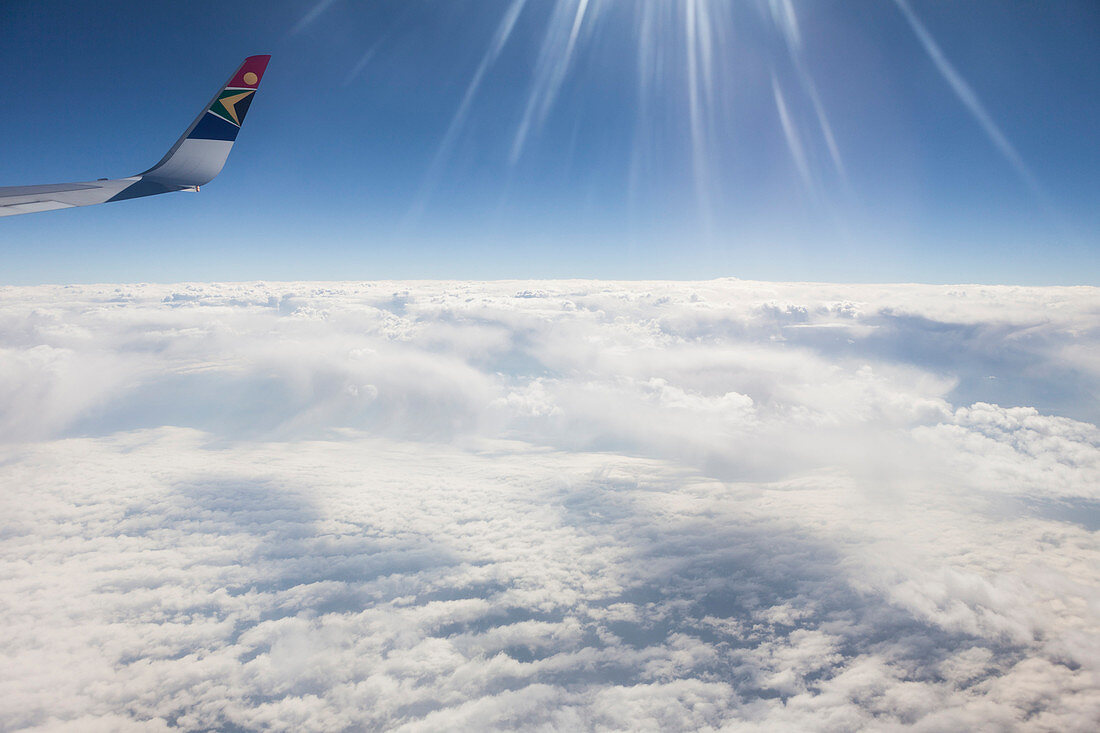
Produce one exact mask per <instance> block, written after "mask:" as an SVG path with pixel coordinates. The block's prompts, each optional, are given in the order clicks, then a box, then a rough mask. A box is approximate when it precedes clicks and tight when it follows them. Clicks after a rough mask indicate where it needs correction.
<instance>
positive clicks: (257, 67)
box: [228, 53, 271, 89]
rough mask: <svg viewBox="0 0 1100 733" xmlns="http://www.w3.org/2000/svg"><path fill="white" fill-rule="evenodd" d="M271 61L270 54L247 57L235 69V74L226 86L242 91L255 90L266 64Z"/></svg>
mask: <svg viewBox="0 0 1100 733" xmlns="http://www.w3.org/2000/svg"><path fill="white" fill-rule="evenodd" d="M269 61H271V54H267V53H265V54H258V55H256V56H249V57H247V58H246V59H245V60H244V63H242V64H241V66H240V68H239V69H237V73H236V74H234V75H233V78H232V79H230V80H229V84H228V86H231V87H236V88H244V89H255V88H256V87H258V86H260V80H261V79H263V77H264V71H266V70H267V63H268V62H269Z"/></svg>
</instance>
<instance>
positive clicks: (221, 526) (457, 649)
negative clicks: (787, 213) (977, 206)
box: [0, 280, 1100, 731]
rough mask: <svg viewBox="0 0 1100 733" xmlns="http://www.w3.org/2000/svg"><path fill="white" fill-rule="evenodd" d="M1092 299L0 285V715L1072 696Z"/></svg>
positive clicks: (393, 719)
mask: <svg viewBox="0 0 1100 733" xmlns="http://www.w3.org/2000/svg"><path fill="white" fill-rule="evenodd" d="M1098 303H1100V294H1098V293H1097V291H1096V290H1095V289H1090V288H996V287H986V286H965V287H962V286H956V287H933V286H916V285H907V286H868V285H858V286H856V285H851V286H832V285H806V284H770V283H751V282H741V281H734V280H729V281H714V282H705V283H661V282H654V283H600V282H588V281H586V282H561V281H558V282H537V283H526V282H518V283H507V282H504V283H466V282H432V283H428V282H419V283H367V284H328V283H326V284H311V283H290V284H265V283H255V284H229V285H214V284H195V285H177V286H166V285H165V286H162V285H156V286H154V285H141V286H129V285H127V286H74V287H53V286H50V287H40V288H0V484H2V486H3V492H2V494H0V512H2V515H3V516H4V518H5V519H4V521H3V523H2V524H0V623H2V624H3V627H4V628H5V629H6V631H7V632H8V633H6V634H5V635H4V638H3V639H2V640H0V728H2V729H5V730H22V729H31V730H33V729H42V730H74V731H75V730H80V731H88V730H161V729H167V728H171V727H181V728H184V729H210V728H220V729H237V730H259V729H274V730H318V731H320V730H341V729H349V730H350V729H381V728H390V729H399V730H409V731H412V730H425V731H427V730H440V729H455V730H458V729H462V730H469V729H473V728H479V729H493V728H497V729H507V728H524V729H544V730H578V729H581V730H583V729H607V730H623V729H631V730H698V729H703V730H706V729H726V730H745V731H749V730H761V731H763V730H775V729H778V728H788V729H805V730H851V729H857V728H860V727H868V728H874V729H910V728H911V729H914V730H953V729H965V728H971V729H973V728H983V727H984V728H986V729H991V730H1011V729H1024V728H1027V729H1029V730H1081V731H1085V730H1091V729H1092V727H1093V725H1094V723H1095V720H1097V719H1098V717H1100V680H1098V677H1097V672H1098V669H1097V668H1098V666H1100V665H1098V661H1097V660H1100V590H1098V589H1100V542H1098V534H1097V532H1098V530H1100V430H1098V429H1097V427H1096V423H1097V422H1098V421H1100V399H1098V393H1097V388H1096V385H1097V384H1100V358H1097V356H1096V354H1097V353H1100V350H1098V341H1100V319H1098V315H1100V314H1098V311H1100V306H1098V305H1097V304H1098Z"/></svg>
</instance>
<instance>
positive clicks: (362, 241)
mask: <svg viewBox="0 0 1100 733" xmlns="http://www.w3.org/2000/svg"><path fill="white" fill-rule="evenodd" d="M0 29H2V30H0V38H2V39H3V43H0V63H2V64H3V67H4V68H5V69H7V70H8V72H9V73H6V74H4V75H3V78H2V79H0V91H2V94H3V98H4V99H7V100H18V104H14V105H12V106H11V107H9V109H10V110H11V111H12V112H13V113H12V114H8V115H4V116H3V117H2V118H0V139H2V140H4V148H3V150H4V152H3V156H2V157H0V161H2V162H0V186H2V185H27V184H38V183H53V182H63V181H78V180H89V179H94V178H97V177H101V176H107V177H119V176H124V175H131V174H133V173H136V172H138V171H141V170H144V169H145V168H147V167H148V166H149V165H151V164H152V163H153V162H155V161H156V160H157V159H159V158H160V156H161V155H162V154H163V153H164V151H165V150H167V148H168V147H169V146H170V145H171V144H172V142H173V141H174V140H175V139H176V137H177V136H178V135H179V134H180V133H181V132H182V131H183V130H184V128H185V127H186V126H187V124H188V123H189V122H190V120H191V119H192V118H193V117H194V115H195V114H196V113H197V111H198V110H199V108H200V106H201V105H202V104H203V103H204V102H205V101H206V100H207V99H208V98H209V96H210V94H211V93H212V92H213V91H214V90H215V89H216V88H217V86H218V85H219V84H221V83H222V82H223V81H224V80H225V79H226V78H227V77H228V75H229V74H230V73H231V71H232V70H233V69H234V68H235V66H236V65H237V64H238V63H239V62H240V60H241V59H242V58H243V57H244V56H246V55H249V54H256V53H271V54H272V55H273V59H272V62H271V66H270V68H269V71H268V74H267V76H266V77H265V79H264V82H263V86H262V88H261V90H260V93H259V95H258V96H257V99H256V103H255V104H254V105H253V106H252V109H251V111H250V115H249V119H248V121H247V124H246V125H245V129H244V130H243V131H242V133H241V136H240V138H239V139H238V142H237V145H236V147H235V149H234V152H233V154H232V155H231V157H230V160H229V162H228V165H227V166H226V169H225V170H224V171H223V173H222V174H221V176H220V177H219V178H218V179H216V180H215V181H214V182H212V183H211V184H210V185H209V186H208V187H204V190H203V191H202V193H201V194H199V195H197V196H195V195H190V194H178V195H171V196H160V197H154V198H151V199H146V200H141V201H132V202H126V203H123V204H113V205H111V206H98V207H90V208H85V209H79V210H71V211H61V212H52V213H48V214H36V215H30V216H19V217H10V218H7V219H6V220H5V221H3V222H0V252H2V255H0V256H2V261H3V267H2V268H0V283H6V284H29V283H38V282H95V281H98V282H120V281H161V282H164V281H184V280H254V279H269V280H275V279H299V278H303V277H305V278H311V279H375V278H392V277H401V278H476V279H490V278H501V277H522V278H538V277H604V278H608V277H610V278H659V277H666V278H710V277H717V276H735V277H742V278H758V279H772V280H831V281H930V282H987V283H989V282H1002V283H1022V284H1054V283H1060V284H1096V283H1098V282H1100V266H1098V264H1097V263H1098V262H1100V257H1098V256H1097V255H1098V254H1100V252H1098V249H1100V244H1098V237H1097V235H1098V233H1100V207H1098V206H1097V205H1096V203H1097V201H1098V199H1100V176H1097V175H1096V171H1097V170H1100V145H1098V144H1097V141H1096V140H1097V138H1096V135H1095V125H1096V120H1097V119H1098V117H1100V94H1098V93H1097V92H1098V90H1100V48H1098V47H1097V45H1096V44H1095V39H1096V37H1097V35H1098V33H1100V7H1098V6H1097V5H1096V4H1095V3H1092V2H1058V3H1042V4H1040V3H1025V2H1000V3H993V2H973V1H970V0H963V1H960V2H951V3H942V2H921V1H919V0H881V1H879V2H870V1H868V2H859V3H850V2H839V1H836V0H823V1H821V2H814V3H807V2H797V1H792V2H785V0H770V1H765V0H760V1H759V2H750V1H746V2H733V1H728V2H727V1H725V0H711V1H710V2H707V1H705V0H665V1H654V2H633V1H628V0H476V1H475V0H445V1H443V2H427V1H426V0H403V1H399V0H377V1H374V2H350V1H348V0H321V2H316V3H301V2H282V1H275V2H265V3H242V2H230V3H215V2H189V3H139V2H121V1H120V2H106V3H96V4H73V3H68V2H56V1H53V0H46V1H36V2H29V1H28V2H24V1H23V0H14V1H9V2H5V3H3V4H2V6H0Z"/></svg>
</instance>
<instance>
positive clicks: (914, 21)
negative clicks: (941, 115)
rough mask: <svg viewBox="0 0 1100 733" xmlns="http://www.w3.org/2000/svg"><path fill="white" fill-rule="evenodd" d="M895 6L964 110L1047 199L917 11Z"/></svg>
mask: <svg viewBox="0 0 1100 733" xmlns="http://www.w3.org/2000/svg"><path fill="white" fill-rule="evenodd" d="M894 3H895V4H896V5H897V6H898V9H899V10H901V13H902V15H904V16H905V20H906V21H907V22H908V23H909V27H910V28H912V29H913V33H914V34H916V36H917V40H919V41H920V43H921V45H922V46H923V47H924V50H925V52H927V54H928V57H929V58H930V59H931V60H932V63H933V64H935V66H936V69H937V70H938V71H939V72H940V76H942V77H943V79H944V81H946V82H947V84H948V86H950V87H951V90H952V91H953V92H955V96H956V97H958V98H959V101H960V102H962V104H963V106H964V107H966V109H967V111H968V112H970V115H971V116H972V117H973V118H974V120H975V121H976V122H977V123H978V125H980V126H981V128H982V130H983V131H984V132H985V134H986V137H988V138H989V141H990V142H991V143H992V144H993V146H994V147H995V148H997V150H998V151H1000V153H1001V155H1003V156H1004V158H1005V160H1006V161H1008V163H1009V165H1011V166H1012V167H1013V168H1014V169H1015V170H1016V173H1017V174H1019V176H1020V178H1022V179H1023V181H1024V182H1025V183H1026V184H1027V185H1028V186H1029V187H1030V188H1031V189H1032V191H1033V192H1034V193H1036V194H1038V195H1039V196H1040V197H1042V198H1045V195H1044V194H1043V189H1042V186H1040V185H1039V181H1038V179H1037V178H1036V177H1035V175H1034V174H1033V173H1032V172H1031V169H1030V168H1029V167H1028V165H1027V164H1026V163H1025V162H1024V159H1023V158H1022V157H1020V154H1019V153H1018V152H1017V151H1016V148H1015V146H1013V145H1012V143H1011V142H1010V141H1009V139H1008V137H1007V136H1006V135H1005V134H1004V132H1002V131H1001V128H1000V127H999V126H998V125H997V123H996V122H995V121H994V120H993V117H992V115H990V114H989V112H988V111H987V110H986V108H985V106H984V105H983V104H982V102H981V100H980V99H978V95H977V94H976V93H975V92H974V90H973V88H971V86H970V85H969V84H968V83H967V82H966V80H965V79H963V78H962V75H961V74H959V72H958V70H957V69H956V68H955V67H954V66H953V65H952V64H951V62H950V61H948V60H947V56H945V55H944V53H943V50H942V49H941V48H940V45H939V44H938V43H936V39H934V38H933V37H932V34H931V33H930V32H929V31H928V29H927V28H926V27H925V25H924V23H922V22H921V21H920V18H918V17H917V15H916V13H914V12H913V9H912V8H910V7H909V3H908V2H907V0H894Z"/></svg>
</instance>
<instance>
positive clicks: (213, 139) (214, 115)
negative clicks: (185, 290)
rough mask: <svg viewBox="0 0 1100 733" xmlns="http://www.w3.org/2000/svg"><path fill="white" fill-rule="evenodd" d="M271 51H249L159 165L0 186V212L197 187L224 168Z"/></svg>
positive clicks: (22, 211) (86, 203)
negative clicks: (124, 173)
mask: <svg viewBox="0 0 1100 733" xmlns="http://www.w3.org/2000/svg"><path fill="white" fill-rule="evenodd" d="M270 60H271V57H270V56H266V55H265V56H249V57H248V58H246V59H245V60H244V63H243V64H241V66H240V68H239V69H237V72H236V73H235V74H233V76H232V77H230V79H229V82H228V83H226V85H225V86H223V87H222V88H221V90H220V91H219V92H218V93H217V94H215V95H214V98H213V99H212V100H210V104H208V105H206V107H204V108H203V111H202V112H200V113H199V116H198V117H197V118H196V119H195V121H194V122H192V123H191V126H190V127H188V128H187V132H185V133H183V135H182V136H181V137H180V139H179V140H177V141H176V144H175V145H173V146H172V148H171V149H170V150H169V151H168V153H167V154H166V155H165V156H164V157H163V158H161V160H160V162H159V163H157V164H156V165H155V166H153V167H152V168H150V169H149V170H147V171H145V172H144V173H139V174H137V175H136V176H130V177H129V178H116V179H106V178H101V179H100V180H98V181H87V182H82V183H54V184H49V185H45V186H9V187H0V216H12V215H14V214H31V213H34V212H36V211H51V210H53V209H68V208H70V207H73V206H90V205H91V204H105V203H109V202H111V201H125V200H126V199H133V198H139V197H141V196H153V195H155V194H158V193H171V192H172V191H198V190H199V186H202V185H204V184H206V183H208V182H209V181H211V180H213V178H214V176H216V175H218V173H219V172H221V169H222V166H224V165H225V160H226V158H228V157H229V150H230V148H232V147H233V141H234V140H236V139H237V133H238V132H240V129H241V123H242V122H244V116H245V113H246V112H248V107H249V105H250V104H252V98H253V97H254V96H255V94H256V89H257V88H258V87H259V86H260V79H262V78H263V75H264V70H265V69H267V62H268V61H270Z"/></svg>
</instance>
